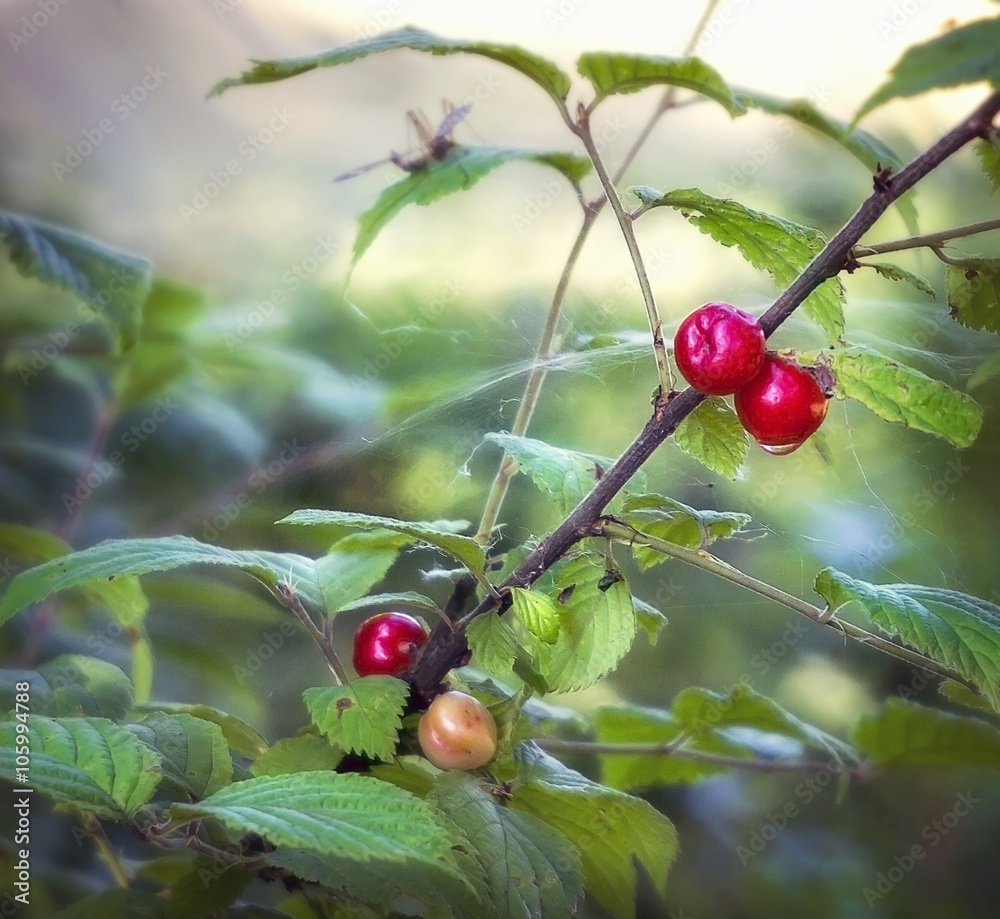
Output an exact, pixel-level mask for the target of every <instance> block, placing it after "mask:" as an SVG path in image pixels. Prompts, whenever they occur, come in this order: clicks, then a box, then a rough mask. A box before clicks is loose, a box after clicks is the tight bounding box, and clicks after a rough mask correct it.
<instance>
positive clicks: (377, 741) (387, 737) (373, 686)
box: [302, 676, 410, 759]
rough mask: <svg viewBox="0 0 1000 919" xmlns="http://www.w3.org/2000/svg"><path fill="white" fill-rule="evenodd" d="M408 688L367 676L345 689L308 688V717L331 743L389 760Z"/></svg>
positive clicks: (390, 679)
mask: <svg viewBox="0 0 1000 919" xmlns="http://www.w3.org/2000/svg"><path fill="white" fill-rule="evenodd" d="M409 694H410V688H409V686H407V684H406V683H404V682H403V681H402V680H398V679H396V678H395V677H391V676H366V677H361V678H360V679H357V680H355V681H354V682H353V683H350V684H349V685H347V686H322V687H314V688H312V689H307V690H306V691H305V692H304V693H303V694H302V698H303V699H305V703H306V708H307V709H309V717H310V718H311V719H312V722H313V724H315V725H316V727H318V728H319V729H320V730H321V731H322V732H323V734H324V735H325V736H326V737H327V738H328V739H329V740H330V742H331V743H332V744H334V745H335V746H337V747H340V749H342V750H353V751H354V752H356V753H360V754H362V755H365V756H371V757H374V758H375V759H391V758H392V755H393V754H394V753H395V751H396V740H397V738H398V736H399V729H400V726H401V724H402V722H401V715H402V711H403V706H404V705H406V700H407V698H408V697H409Z"/></svg>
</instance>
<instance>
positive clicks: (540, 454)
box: [484, 432, 645, 514]
mask: <svg viewBox="0 0 1000 919" xmlns="http://www.w3.org/2000/svg"><path fill="white" fill-rule="evenodd" d="M484 439H485V440H487V441H490V442H492V443H495V444H498V445H499V446H500V447H501V448H502V449H503V451H504V452H505V453H506V454H507V455H508V456H511V457H513V458H514V459H515V460H517V466H518V471H519V472H522V473H523V474H524V475H526V476H528V478H529V479H531V481H532V482H534V484H535V485H536V486H537V487H538V488H539V489H540V490H541V491H544V492H545V493H546V494H550V495H552V496H553V498H555V500H556V503H557V504H558V506H559V510H560V511H561V512H562V513H564V514H568V513H569V512H570V511H571V510H572V509H573V508H574V507H576V506H577V504H579V503H580V501H581V500H583V498H584V496H585V495H586V494H587V493H588V492H589V491H590V490H591V489H592V488H593V487H594V485H595V484H596V483H597V480H598V479H599V478H600V475H601V471H603V470H606V469H610V468H611V466H612V465H614V462H615V461H614V460H613V459H609V458H607V457H603V456H594V455H593V454H590V453H579V452H577V451H576V450H565V449H563V448H562V447H554V446H552V445H551V444H547V443H545V441H543V440H535V439H534V438H531V437H516V436H515V435H513V434H504V433H497V432H490V433H488V434H487V435H486V437H485V438H484ZM644 482H645V476H643V475H642V474H641V473H637V474H636V475H635V476H633V477H632V479H630V485H629V486H628V488H629V490H632V489H634V488H642V487H643V483H644Z"/></svg>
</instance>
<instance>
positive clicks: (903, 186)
mask: <svg viewBox="0 0 1000 919" xmlns="http://www.w3.org/2000/svg"><path fill="white" fill-rule="evenodd" d="M997 112H1000V93H993V94H992V95H990V96H989V98H987V99H986V101H985V102H983V103H982V104H981V105H979V106H978V107H977V108H976V109H975V110H973V111H972V112H971V113H970V114H969V115H968V116H967V117H966V118H964V119H962V121H961V122H960V123H959V124H958V125H957V126H956V127H955V128H953V129H952V130H951V131H949V132H948V133H947V134H946V135H945V136H944V137H942V138H941V139H940V140H939V141H938V142H937V143H936V144H934V145H933V146H932V147H930V148H929V149H928V150H926V151H925V152H924V153H922V154H920V156H918V157H917V158H916V159H914V160H913V162H911V163H910V164H909V165H908V166H906V167H905V168H904V169H903V170H902V171H901V172H899V173H898V174H897V175H895V176H892V177H890V178H888V179H885V180H882V181H879V182H876V183H875V189H874V192H873V193H872V195H871V196H870V197H869V198H868V199H867V200H866V201H865V202H864V203H863V204H862V205H861V207H860V208H859V209H858V210H857V212H856V213H855V214H854V216H853V217H851V219H850V220H848V221H847V223H846V224H845V225H844V226H843V228H842V229H841V230H840V231H839V232H838V233H837V234H836V236H834V237H833V239H831V240H830V241H829V242H828V243H827V245H826V246H825V247H824V248H823V250H822V251H821V252H820V253H818V254H817V255H816V257H815V258H814V259H813V260H812V261H811V262H810V263H809V265H807V266H806V268H805V270H804V271H803V272H802V274H800V275H799V276H798V278H796V279H795V281H793V282H792V284H791V285H789V287H788V288H787V289H786V290H785V291H784V292H783V293H782V294H781V295H780V296H779V297H778V299H777V300H775V302H774V304H773V305H772V306H771V308H770V309H768V310H767V312H766V313H764V315H763V316H762V317H761V319H760V324H761V327H762V328H763V329H764V333H765V335H771V333H773V332H774V330H775V329H777V328H778V326H780V325H781V324H782V323H783V322H784V321H785V320H786V319H787V318H788V317H789V316H791V314H792V313H793V312H794V311H795V310H796V309H797V308H798V307H799V306H800V305H801V303H802V302H803V301H804V300H805V298H806V297H808V296H809V294H811V293H812V292H813V291H814V290H815V289H816V288H817V287H819V285H820V284H822V283H823V282H824V281H826V280H827V279H829V278H832V277H835V276H836V275H837V274H838V273H839V272H840V271H841V270H842V269H843V268H844V266H845V263H846V262H847V261H848V260H849V258H850V255H851V250H852V249H853V248H854V247H855V246H856V245H857V244H858V242H859V241H860V240H861V238H862V237H863V236H864V234H865V233H867V232H868V231H869V230H870V229H871V228H872V227H873V226H874V225H875V223H876V221H877V220H878V219H879V218H880V217H881V216H882V214H884V213H885V211H886V210H887V209H888V208H889V206H890V205H891V204H892V203H893V202H894V201H896V200H897V199H898V198H900V197H901V196H902V195H904V194H905V193H906V192H907V191H909V190H910V189H911V188H913V186H914V185H916V184H917V183H918V182H919V181H920V180H921V179H923V178H924V177H925V176H926V175H928V174H929V173H930V172H931V171H933V170H934V169H936V168H937V167H938V166H940V165H941V164H942V163H943V162H945V160H947V159H948V158H949V157H950V156H952V155H953V154H955V153H956V152H958V151H959V150H961V149H962V147H964V146H965V145H966V144H968V143H969V142H970V141H973V140H975V139H976V138H978V137H983V136H985V135H986V132H987V131H989V129H990V127H991V123H992V120H993V118H994V116H995V115H996V114H997ZM704 398H705V397H704V396H703V395H702V394H701V393H699V392H696V391H695V390H693V389H690V388H688V389H686V390H684V391H683V392H681V393H677V394H675V393H661V395H660V397H659V398H658V399H657V401H656V403H655V405H654V409H653V415H652V417H651V418H650V419H649V421H648V422H647V423H646V425H645V427H644V428H643V429H642V431H641V432H640V433H639V435H638V437H636V439H635V440H634V441H633V442H632V444H631V445H630V446H629V447H628V448H627V449H626V450H625V452H624V453H623V454H622V455H621V456H620V457H619V459H618V460H617V462H615V464H614V465H613V466H612V467H611V468H610V469H609V470H607V472H605V474H604V475H603V476H602V477H601V479H600V480H599V481H598V482H597V484H596V485H595V486H594V488H593V490H592V491H591V492H590V493H589V494H588V495H587V496H586V497H585V498H584V499H583V500H582V501H581V502H580V503H579V504H578V505H577V506H576V508H574V509H573V510H572V511H571V512H570V514H569V516H567V517H566V519H565V520H563V522H562V523H561V524H559V526H557V527H556V528H555V529H554V530H553V531H552V532H551V533H550V534H549V535H548V536H546V537H545V538H544V539H543V540H542V541H541V542H540V543H539V544H538V546H537V547H536V548H535V550H534V551H533V552H532V553H531V554H530V555H529V556H528V557H527V558H526V559H525V560H524V561H523V562H522V563H521V564H520V565H518V567H517V568H516V569H515V570H514V571H513V572H512V573H511V574H510V575H509V576H508V577H507V579H506V580H505V581H504V582H503V584H501V585H500V588H499V591H498V592H496V593H493V594H491V595H489V596H487V597H486V598H485V599H484V600H482V602H480V603H479V605H478V606H477V607H476V608H475V609H474V610H473V611H472V612H471V613H470V614H469V615H468V616H467V617H466V622H469V621H472V619H475V618H476V617H478V616H482V615H485V614H487V613H491V612H495V611H497V610H498V609H502V608H503V604H504V603H506V602H509V601H507V600H505V599H504V597H506V596H507V595H508V592H509V588H512V587H529V586H530V585H531V584H533V583H534V582H535V581H536V580H537V579H538V578H539V577H540V576H541V575H542V574H543V573H544V572H545V571H547V570H548V569H549V568H550V567H552V565H554V564H555V563H556V562H557V561H558V560H559V559H560V558H562V557H563V555H565V554H566V552H567V550H568V549H569V548H570V547H571V546H573V545H574V544H575V543H576V542H578V541H579V540H580V539H583V538H584V537H586V536H587V535H588V534H589V533H590V532H591V528H592V527H593V525H594V523H595V522H596V521H597V519H598V518H599V517H600V516H601V515H602V513H603V512H604V509H605V508H606V507H607V505H608V503H609V502H610V501H611V499H612V498H613V497H614V496H615V495H616V494H618V492H619V491H621V489H622V488H623V487H624V485H625V483H626V482H628V480H629V479H630V478H632V476H633V475H634V474H635V473H636V472H637V471H638V470H639V468H640V467H641V466H642V465H643V464H644V463H645V462H646V460H648V459H649V457H650V456H652V455H653V452H654V451H655V450H656V448H657V447H659V446H660V444H662V443H663V442H664V441H665V440H666V439H667V438H668V437H669V436H670V435H671V434H673V432H674V431H675V430H676V429H677V426H678V425H679V424H680V423H681V421H683V420H684V419H685V418H686V417H687V416H688V415H690V414H691V412H693V411H694V409H695V408H697V406H698V405H699V403H700V402H701V401H702V400H703V399H704ZM467 650H468V645H467V644H466V641H465V635H464V632H463V630H455V631H452V630H451V628H450V627H449V626H448V625H446V624H444V623H441V624H439V625H438V626H436V627H435V629H434V631H433V632H432V633H431V636H430V638H429V640H428V641H427V643H426V644H425V645H424V646H423V648H422V649H421V653H420V655H419V657H418V658H417V660H416V661H415V662H414V666H413V667H412V668H411V678H412V680H413V682H414V684H415V685H416V687H417V688H418V689H419V690H420V691H422V692H425V693H427V692H431V693H432V692H433V691H434V690H435V689H436V688H437V686H438V685H439V684H440V682H441V680H442V679H443V678H444V676H445V674H447V672H448V671H449V670H451V669H452V667H454V666H456V664H457V662H458V661H459V660H460V659H461V657H462V655H463V654H464V653H465V652H466V651H467Z"/></svg>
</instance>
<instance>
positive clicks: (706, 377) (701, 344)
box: [674, 303, 766, 396]
mask: <svg viewBox="0 0 1000 919" xmlns="http://www.w3.org/2000/svg"><path fill="white" fill-rule="evenodd" d="M765 348H766V345H765V343H764V332H763V331H762V330H761V327H760V325H759V324H758V322H757V320H756V319H755V318H754V317H753V316H751V315H750V314H749V313H745V312H743V310H738V309H736V307H735V306H730V305H729V304H728V303H706V304H705V305H704V306H700V307H698V309H696V310H695V311H694V312H693V313H691V315H689V316H687V317H686V318H685V319H683V320H682V321H681V324H680V325H679V326H678V327H677V334H676V335H675V336H674V360H675V361H676V362H677V367H678V369H679V370H680V372H681V374H683V376H684V379H685V380H687V381H688V382H689V383H690V384H691V385H692V386H693V387H694V388H695V389H697V390H699V391H700V392H703V393H707V394H708V395H710V396H728V395H731V394H732V393H734V392H736V391H737V390H740V389H742V388H743V387H744V386H746V385H747V383H749V382H750V381H751V380H752V379H753V378H754V377H755V376H756V375H757V374H758V372H759V371H760V368H761V367H762V366H763V365H764V352H765Z"/></svg>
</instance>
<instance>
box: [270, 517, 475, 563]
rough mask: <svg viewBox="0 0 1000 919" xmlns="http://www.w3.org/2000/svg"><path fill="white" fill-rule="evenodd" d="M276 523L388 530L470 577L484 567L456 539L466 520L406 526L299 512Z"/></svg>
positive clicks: (463, 540)
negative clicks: (458, 564) (446, 557)
mask: <svg viewBox="0 0 1000 919" xmlns="http://www.w3.org/2000/svg"><path fill="white" fill-rule="evenodd" d="M278 523H293V524H298V525H300V526H345V527H352V528H354V529H358V530H380V529H381V530H392V531H393V532H396V533H403V534H404V535H406V536H409V537H411V538H412V539H414V540H415V541H417V542H420V543H426V544H427V545H429V546H434V548H436V549H440V550H441V551H442V552H444V553H445V554H446V555H450V556H452V557H453V558H455V559H457V560H458V561H460V562H461V563H462V564H463V565H465V566H466V567H467V568H468V569H469V570H470V571H471V572H472V573H473V574H475V575H477V576H480V575H481V574H482V572H483V569H484V568H485V567H486V553H485V552H484V551H483V547H482V546H481V545H479V543H477V542H476V541H475V540H474V539H473V538H472V537H471V536H459V535H457V533H456V530H464V529H467V528H468V527H469V525H470V524H469V522H468V521H467V520H433V521H429V522H413V523H409V522H406V521H403V520H395V519H393V518H391V517H375V516H372V515H371V514H354V513H351V512H349V511H326V510H299V511H295V512H294V513H292V514H289V515H288V516H287V517H283V518H282V519H281V520H279V521H278Z"/></svg>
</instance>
